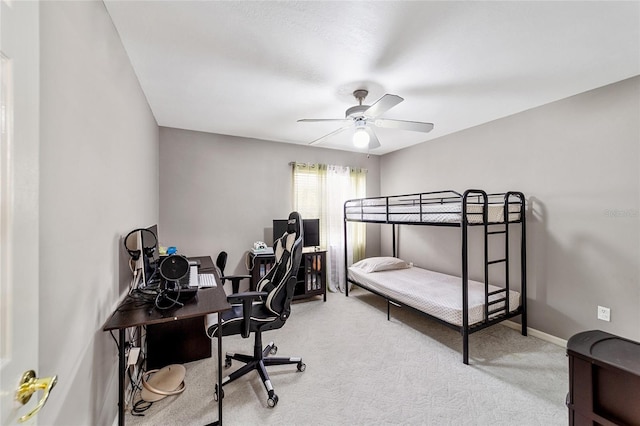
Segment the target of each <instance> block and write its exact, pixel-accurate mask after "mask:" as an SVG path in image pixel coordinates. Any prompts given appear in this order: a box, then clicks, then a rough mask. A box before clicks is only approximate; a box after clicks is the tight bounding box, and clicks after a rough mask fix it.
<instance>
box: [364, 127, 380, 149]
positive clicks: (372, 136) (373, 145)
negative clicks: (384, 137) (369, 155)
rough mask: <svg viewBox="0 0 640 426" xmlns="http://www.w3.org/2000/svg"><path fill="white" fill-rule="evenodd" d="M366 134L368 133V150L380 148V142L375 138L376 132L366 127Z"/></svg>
mask: <svg viewBox="0 0 640 426" xmlns="http://www.w3.org/2000/svg"><path fill="white" fill-rule="evenodd" d="M367 133H369V149H376V148H379V147H380V141H379V140H378V137H377V136H376V132H374V131H373V128H372V127H369V126H367Z"/></svg>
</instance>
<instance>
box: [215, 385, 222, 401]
mask: <svg viewBox="0 0 640 426" xmlns="http://www.w3.org/2000/svg"><path fill="white" fill-rule="evenodd" d="M222 398H224V389H222V387H220V389H219V390H218V384H217V383H216V390H215V391H214V392H213V400H214V401H216V402H217V401H218V399H222Z"/></svg>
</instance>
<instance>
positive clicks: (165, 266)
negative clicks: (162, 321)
mask: <svg viewBox="0 0 640 426" xmlns="http://www.w3.org/2000/svg"><path fill="white" fill-rule="evenodd" d="M190 267H191V266H190V265H189V260H188V259H187V258H186V257H184V256H182V255H179V254H172V255H171V256H167V257H165V258H164V259H163V260H162V262H161V263H160V268H159V269H160V276H161V277H162V280H161V283H160V292H159V294H158V300H157V302H156V306H157V307H158V308H160V309H168V308H169V307H173V306H174V305H175V304H178V305H180V306H182V305H183V304H184V302H187V301H189V300H191V299H193V298H194V297H195V296H196V294H197V293H198V286H197V285H196V286H189V284H188V283H187V282H186V281H185V280H184V278H187V277H188V276H189V270H190ZM180 280H182V281H183V282H184V284H181V283H180V282H179V281H180ZM171 302H173V303H172V304H169V303H171Z"/></svg>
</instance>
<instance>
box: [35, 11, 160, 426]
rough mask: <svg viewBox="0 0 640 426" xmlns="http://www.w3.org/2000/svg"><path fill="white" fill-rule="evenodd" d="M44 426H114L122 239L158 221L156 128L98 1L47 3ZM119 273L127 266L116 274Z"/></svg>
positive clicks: (44, 18) (43, 152) (42, 327)
mask: <svg viewBox="0 0 640 426" xmlns="http://www.w3.org/2000/svg"><path fill="white" fill-rule="evenodd" d="M40 20H41V28H40V31H41V51H40V55H41V60H40V63H41V73H40V75H41V105H40V108H41V109H40V111H41V135H40V138H41V151H40V153H41V159H40V161H41V162H40V178H41V182H40V194H41V195H40V237H41V240H40V266H41V269H40V307H41V309H40V353H39V357H40V366H39V369H38V372H42V373H43V374H45V375H48V374H54V373H55V374H58V385H57V386H56V388H55V389H54V391H53V392H52V394H51V398H49V401H48V403H47V405H46V406H45V407H44V409H43V410H42V413H41V414H40V416H39V423H40V424H57V425H110V424H112V423H113V420H114V418H115V413H116V407H117V405H116V404H117V395H118V393H117V356H116V353H117V352H116V346H115V344H114V342H113V340H112V339H111V337H110V336H109V333H105V332H103V331H102V326H103V324H104V322H105V321H106V319H107V318H108V316H109V315H110V314H111V312H112V310H113V309H114V308H115V304H116V302H117V300H118V299H119V297H120V295H121V294H122V290H123V289H124V288H125V287H126V285H127V283H126V275H127V274H126V272H128V269H127V266H126V258H124V259H123V256H122V249H121V242H120V240H121V238H122V237H123V236H124V235H125V234H126V233H128V232H129V230H131V229H133V228H135V227H139V226H148V225H151V224H153V223H157V221H158V126H157V124H156V122H155V120H154V118H153V116H152V114H151V111H150V109H149V107H148V105H147V102H146V99H145V97H144V95H143V93H142V91H141V88H140V86H139V84H138V81H137V78H136V76H135V74H134V73H133V70H132V68H131V65H130V63H129V59H128V57H127V55H126V53H125V51H124V49H123V47H122V44H121V42H120V38H119V37H118V34H117V33H116V31H115V29H114V27H113V24H112V22H111V19H110V17H109V15H108V14H107V12H106V10H105V7H104V4H103V3H102V2H93V1H91V2H42V3H41V6H40ZM123 270H124V271H125V273H124V274H123Z"/></svg>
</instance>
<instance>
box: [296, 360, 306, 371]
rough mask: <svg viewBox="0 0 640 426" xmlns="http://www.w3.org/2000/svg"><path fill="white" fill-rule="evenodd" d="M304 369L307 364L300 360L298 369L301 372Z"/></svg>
mask: <svg viewBox="0 0 640 426" xmlns="http://www.w3.org/2000/svg"><path fill="white" fill-rule="evenodd" d="M306 369H307V364H305V363H304V362H302V361H300V362H299V363H298V371H300V372H303V371H304V370H306Z"/></svg>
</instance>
